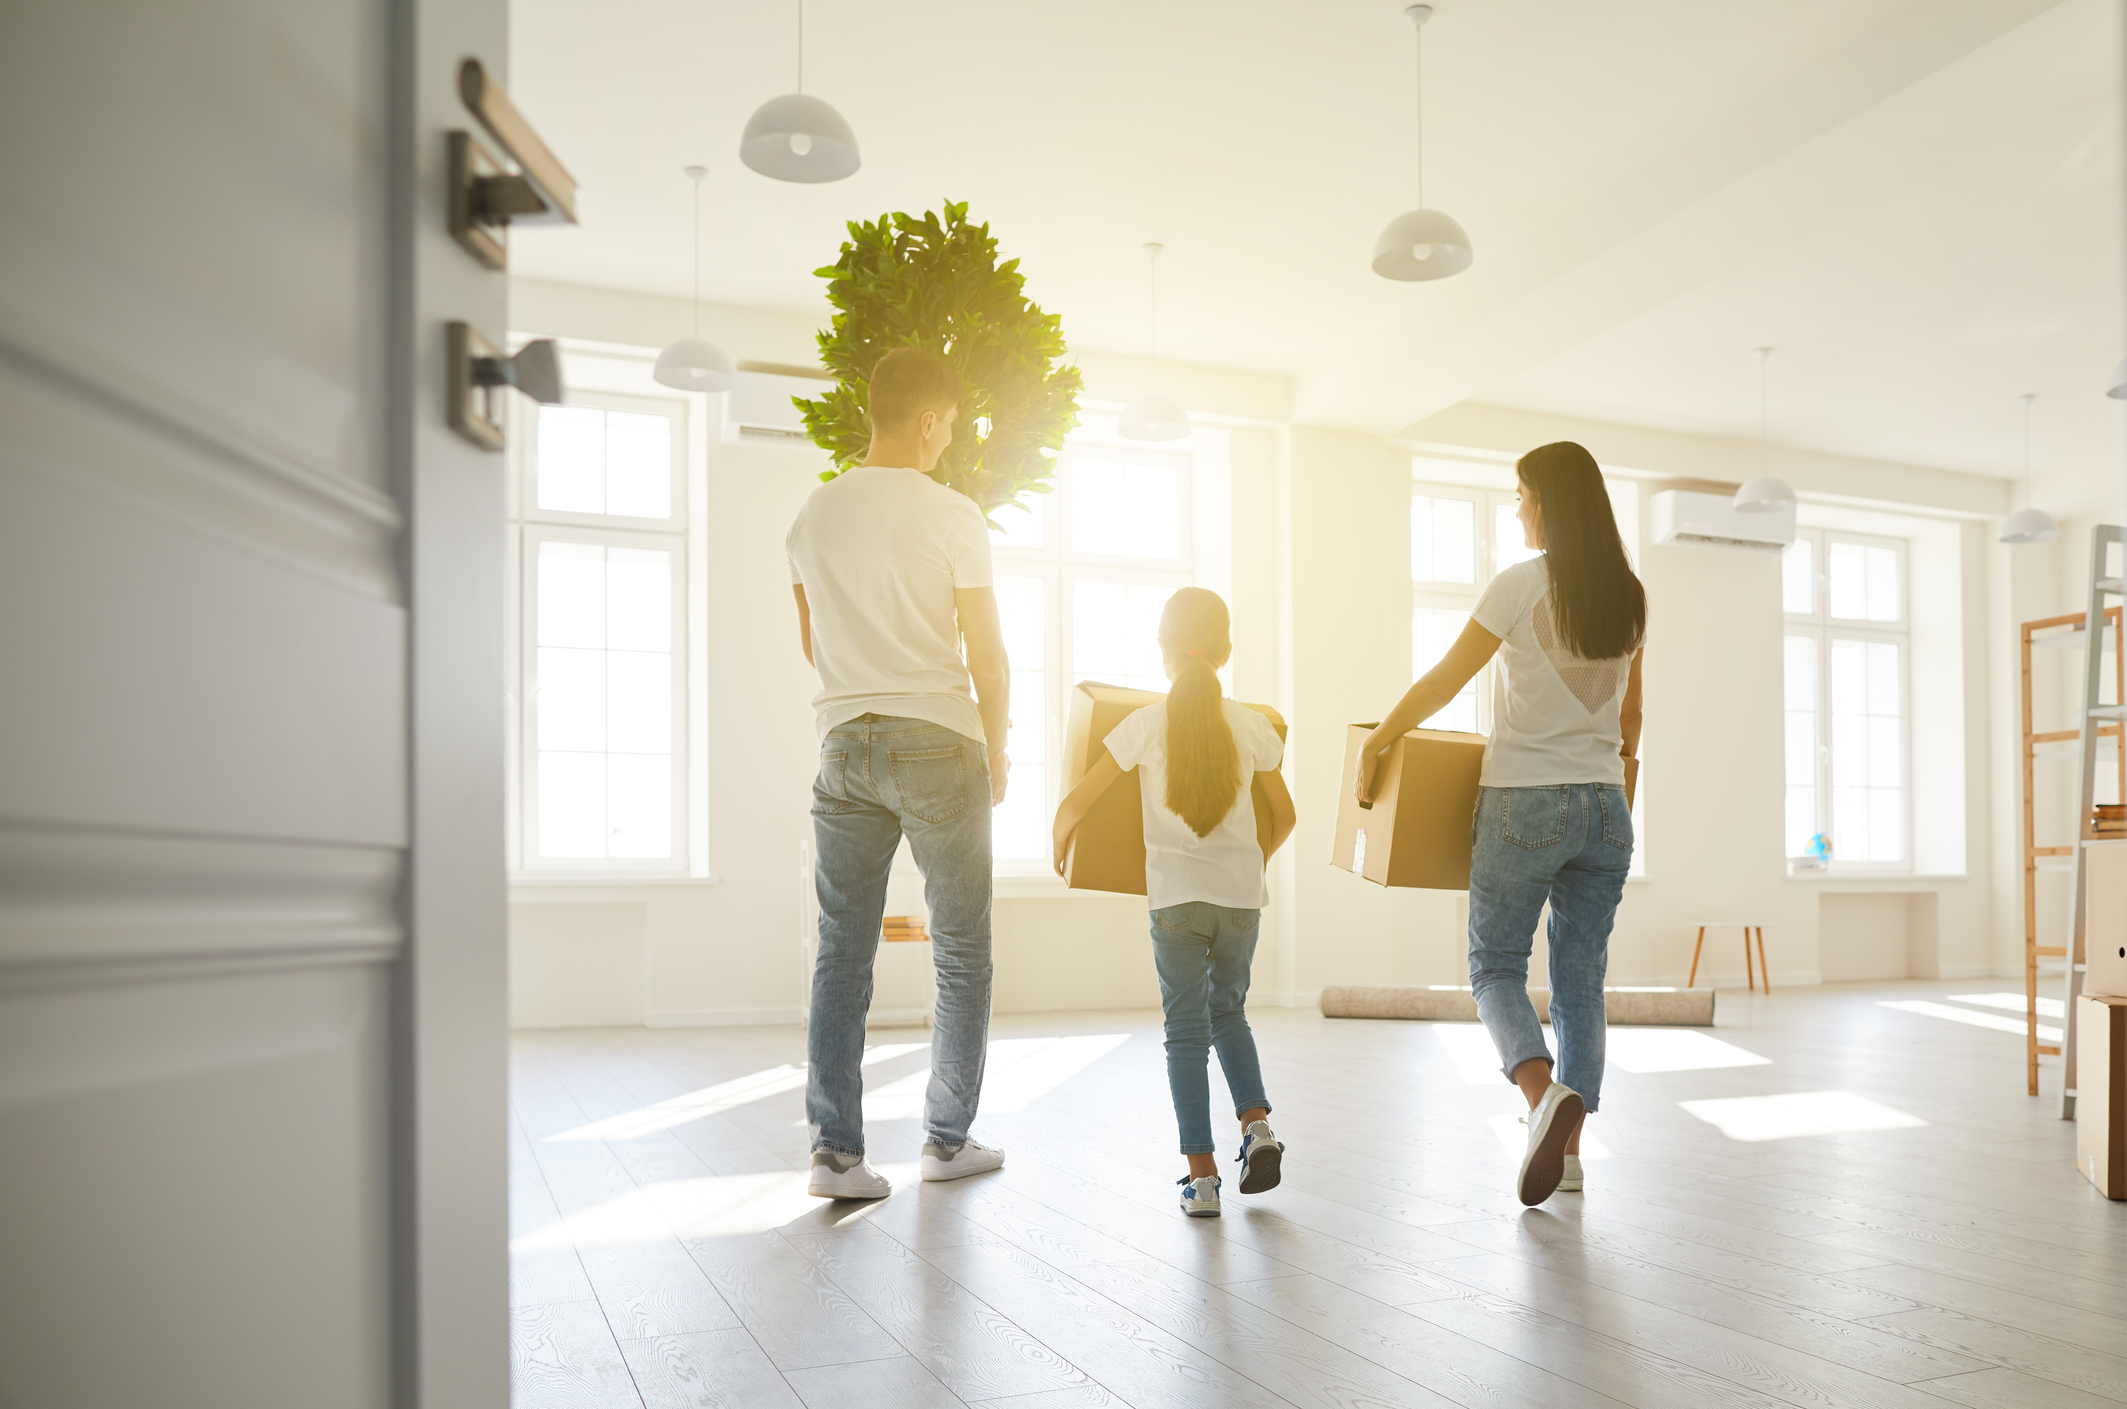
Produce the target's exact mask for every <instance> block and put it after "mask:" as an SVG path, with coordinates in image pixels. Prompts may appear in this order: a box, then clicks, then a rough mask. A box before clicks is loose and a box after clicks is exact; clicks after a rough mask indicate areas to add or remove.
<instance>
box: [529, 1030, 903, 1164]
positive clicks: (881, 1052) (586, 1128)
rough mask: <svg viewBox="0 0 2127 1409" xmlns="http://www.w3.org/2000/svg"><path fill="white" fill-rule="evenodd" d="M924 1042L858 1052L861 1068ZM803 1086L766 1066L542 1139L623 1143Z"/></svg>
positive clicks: (790, 1073)
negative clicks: (862, 1053)
mask: <svg viewBox="0 0 2127 1409" xmlns="http://www.w3.org/2000/svg"><path fill="white" fill-rule="evenodd" d="M929 1045H930V1044H929V1043H928V1042H883V1043H881V1044H880V1045H878V1046H876V1047H867V1048H866V1049H865V1050H864V1065H866V1066H871V1065H872V1064H874V1063H876V1062H884V1061H891V1060H892V1059H893V1058H895V1057H904V1056H907V1055H908V1054H909V1053H910V1052H920V1051H922V1050H923V1049H924V1048H926V1047H928V1046H929ZM804 1085H805V1068H804V1067H802V1066H789V1065H784V1066H779V1067H770V1068H769V1069H768V1070H766V1071H757V1072H755V1073H753V1075H751V1076H741V1077H738V1078H736V1079H734V1080H731V1081H726V1082H721V1083H719V1084H718V1085H715V1086H705V1087H703V1088H702V1089H701V1090H699V1091H689V1092H688V1093H687V1094H686V1095H684V1096H672V1097H668V1098H667V1099H665V1100H662V1101H659V1102H657V1103H655V1104H654V1105H648V1106H644V1107H642V1108H641V1109H640V1110H632V1111H626V1112H623V1113H622V1114H620V1115H614V1116H607V1117H606V1118H605V1119H604V1120H594V1121H592V1122H591V1123H590V1124H589V1125H579V1126H577V1127H576V1128H575V1129H574V1130H564V1131H562V1132H561V1133H560V1134H558V1135H549V1136H547V1137H546V1138H547V1141H549V1142H552V1141H557V1140H628V1139H633V1138H636V1137H638V1136H643V1135H655V1134H656V1133H657V1132H659V1131H660V1130H670V1129H672V1128H673V1127H674V1126H679V1125H685V1124H686V1123H687V1122H688V1121H690V1120H700V1119H701V1118H702V1117H703V1116H710V1115H715V1114H717V1113H718V1112H720V1111H728V1110H731V1109H732V1108H733V1107H735V1106H743V1105H746V1104H747V1103H749V1102H752V1101H759V1100H762V1099H764V1098H766V1097H769V1096H774V1095H779V1094H780V1093H782V1092H785V1091H797V1090H802V1089H803V1088H804Z"/></svg>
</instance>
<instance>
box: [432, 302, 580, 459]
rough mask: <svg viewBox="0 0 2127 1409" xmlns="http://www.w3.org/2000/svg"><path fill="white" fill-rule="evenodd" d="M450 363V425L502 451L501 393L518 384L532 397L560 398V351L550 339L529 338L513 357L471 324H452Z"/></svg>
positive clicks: (483, 445) (556, 400) (554, 400)
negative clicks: (504, 354) (535, 339)
mask: <svg viewBox="0 0 2127 1409" xmlns="http://www.w3.org/2000/svg"><path fill="white" fill-rule="evenodd" d="M445 361H446V363H447V364H448V375H449V378H450V387H449V397H448V405H449V419H450V427H451V429H452V430H454V431H456V432H458V434H460V435H462V436H464V437H465V438H466V439H467V440H469V441H471V442H472V443H473V444H475V445H477V446H479V447H480V448H481V449H483V450H500V449H502V448H503V445H504V444H505V436H504V434H503V417H504V415H505V414H506V413H505V412H504V409H503V392H504V391H505V390H506V389H507V388H509V387H515V388H517V390H519V391H521V392H523V393H524V394H525V395H526V396H529V397H531V398H532V399H533V400H534V401H537V402H540V403H542V404H544V405H555V404H557V403H559V402H560V400H561V356H560V349H559V346H558V344H556V343H555V342H554V340H553V339H552V338H541V339H540V340H539V341H537V342H529V343H526V344H525V345H524V346H523V347H521V348H519V349H518V350H517V355H516V356H515V357H504V356H503V355H502V349H501V348H499V347H497V346H495V344H494V343H493V342H491V341H489V340H488V339H487V338H486V337H484V336H483V335H482V334H481V333H480V332H479V331H478V330H477V329H475V328H474V327H473V326H472V325H471V324H470V323H452V324H450V325H449V347H448V348H447V349H446V351H445Z"/></svg>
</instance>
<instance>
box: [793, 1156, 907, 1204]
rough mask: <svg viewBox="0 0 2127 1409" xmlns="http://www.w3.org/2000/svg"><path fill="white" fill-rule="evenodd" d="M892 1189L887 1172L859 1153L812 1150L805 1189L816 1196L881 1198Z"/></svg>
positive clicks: (828, 1197) (829, 1197)
mask: <svg viewBox="0 0 2127 1409" xmlns="http://www.w3.org/2000/svg"><path fill="white" fill-rule="evenodd" d="M893 1191H894V1186H893V1185H891V1184H889V1183H887V1182H886V1176H885V1175H883V1174H881V1173H880V1172H879V1171H878V1170H876V1169H873V1168H872V1167H871V1164H870V1163H869V1162H868V1161H867V1160H866V1159H865V1158H864V1156H862V1155H844V1154H837V1153H836V1152H835V1151H833V1150H814V1151H813V1152H812V1182H811V1183H809V1184H807V1185H806V1186H805V1192H806V1193H808V1194H810V1195H812V1196H813V1197H814V1198H816V1199H883V1198H885V1197H886V1196H887V1195H888V1194H891V1193H892V1192H893Z"/></svg>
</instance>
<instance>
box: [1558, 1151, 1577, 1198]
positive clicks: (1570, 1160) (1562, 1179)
mask: <svg viewBox="0 0 2127 1409" xmlns="http://www.w3.org/2000/svg"><path fill="white" fill-rule="evenodd" d="M1580 1191H1581V1182H1580V1156H1579V1155H1567V1156H1566V1172H1565V1173H1564V1174H1562V1175H1560V1176H1559V1180H1558V1192H1560V1193H1561V1194H1577V1193H1579V1192H1580Z"/></svg>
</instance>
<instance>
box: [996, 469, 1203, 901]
mask: <svg viewBox="0 0 2127 1409" xmlns="http://www.w3.org/2000/svg"><path fill="white" fill-rule="evenodd" d="M1192 488H1193V486H1192V484H1191V459H1190V457H1189V456H1187V455H1175V454H1165V453H1161V452H1158V451H1152V450H1140V449H1137V448H1134V447H1132V448H1122V447H1117V446H1110V445H1100V444H1078V443H1068V444H1066V445H1065V446H1064V448H1063V451H1062V452H1061V453H1060V454H1059V455H1058V456H1057V465H1056V478H1055V490H1054V492H1053V493H1050V494H1045V495H1033V496H1029V503H1030V507H1029V508H1027V509H1020V508H1009V507H1008V508H1004V509H1000V510H998V511H997V513H996V514H994V515H993V516H992V517H993V518H994V520H995V521H996V523H997V524H998V525H999V528H998V530H997V531H995V532H993V533H992V535H991V547H992V555H993V558H994V561H995V566H996V580H997V604H998V610H999V612H1000V614H1001V615H1002V617H1003V621H1004V639H1005V653H1006V655H1007V656H1009V657H1010V659H1011V662H1012V732H1011V738H1010V741H1009V749H1010V753H1011V758H1012V778H1011V785H1010V786H1009V788H1007V790H1006V793H1005V802H1004V806H1002V807H1000V808H999V809H998V810H997V813H996V816H995V819H994V824H993V828H992V832H993V838H994V840H993V846H994V847H995V854H996V861H997V869H998V870H999V871H1000V872H1002V873H1005V874H1014V873H1018V874H1030V875H1043V874H1047V872H1048V866H1049V862H1048V858H1049V819H1050V817H1052V816H1053V815H1054V814H1055V810H1056V804H1057V802H1058V801H1060V798H1059V796H1058V794H1059V791H1060V786H1061V782H1062V779H1061V769H1060V767H1059V766H1058V765H1059V764H1060V763H1061V761H1062V755H1061V750H1062V745H1063V725H1064V716H1065V711H1066V709H1067V708H1068V696H1069V692H1070V691H1071V689H1072V688H1073V687H1074V686H1076V684H1077V683H1078V682H1079V681H1081V680H1098V681H1102V682H1104V683H1107V684H1110V685H1127V686H1131V687H1133V688H1135V689H1141V690H1165V689H1166V688H1167V676H1166V672H1165V670H1164V669H1163V668H1162V666H1161V663H1160V649H1159V619H1160V612H1161V610H1162V609H1163V608H1164V607H1165V606H1166V604H1167V598H1168V597H1170V596H1171V595H1173V593H1174V590H1175V589H1176V588H1177V587H1187V586H1189V585H1190V584H1191V583H1192V582H1193V581H1194V565H1195V552H1194V546H1195V545H1194V543H1193V537H1194V535H1193V533H1192V524H1193V522H1194V517H1195V515H1194V512H1193V505H1192V499H1191V496H1192Z"/></svg>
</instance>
